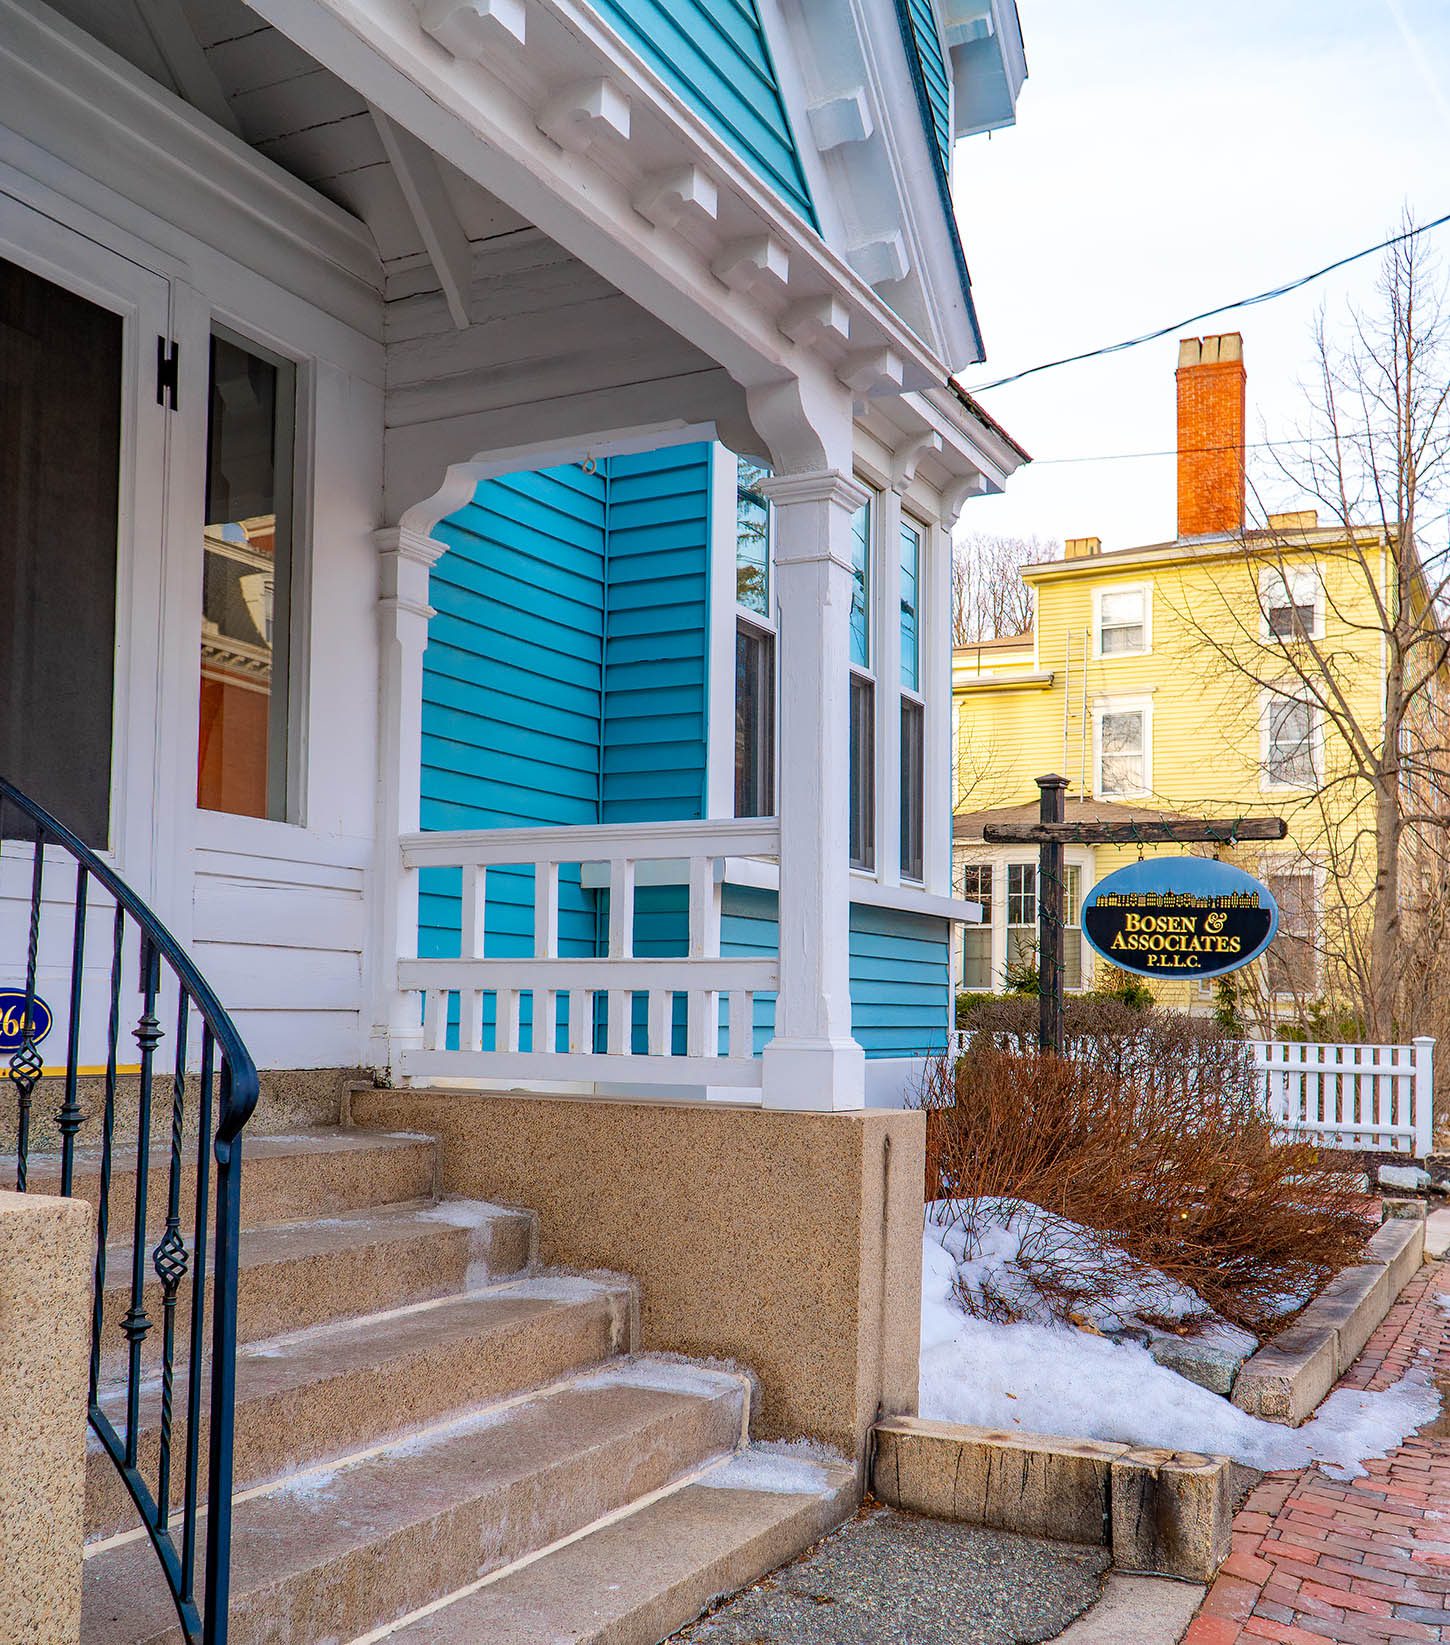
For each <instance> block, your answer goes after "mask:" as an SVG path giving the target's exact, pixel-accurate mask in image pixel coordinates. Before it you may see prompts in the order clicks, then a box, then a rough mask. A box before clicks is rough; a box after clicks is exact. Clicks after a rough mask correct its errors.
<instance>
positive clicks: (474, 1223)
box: [418, 1199, 513, 1228]
mask: <svg viewBox="0 0 1450 1645" xmlns="http://www.w3.org/2000/svg"><path fill="white" fill-rule="evenodd" d="M512 1214H513V1213H511V1212H510V1210H509V1208H508V1206H506V1205H493V1204H491V1203H490V1202H489V1201H488V1200H486V1199H441V1200H439V1201H438V1203H437V1204H436V1205H430V1206H429V1207H428V1209H427V1210H426V1211H420V1212H419V1213H418V1220H419V1221H420V1222H446V1223H447V1224H448V1226H449V1227H450V1228H486V1227H487V1226H488V1225H489V1223H491V1222H493V1221H494V1220H495V1219H496V1218H498V1217H506V1216H510V1215H512Z"/></svg>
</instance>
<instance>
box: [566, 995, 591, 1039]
mask: <svg viewBox="0 0 1450 1645" xmlns="http://www.w3.org/2000/svg"><path fill="white" fill-rule="evenodd" d="M593 1049H594V990H593V989H592V988H571V989H570V990H569V1050H570V1051H571V1052H572V1053H573V1054H574V1055H575V1056H580V1055H583V1054H587V1053H588V1052H591V1051H593Z"/></svg>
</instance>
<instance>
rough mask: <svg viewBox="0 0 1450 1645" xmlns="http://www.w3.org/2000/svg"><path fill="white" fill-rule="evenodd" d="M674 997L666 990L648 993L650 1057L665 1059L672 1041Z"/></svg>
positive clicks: (656, 989) (651, 990)
mask: <svg viewBox="0 0 1450 1645" xmlns="http://www.w3.org/2000/svg"><path fill="white" fill-rule="evenodd" d="M674 1016H675V996H674V995H673V994H672V993H671V992H670V990H669V989H667V988H651V989H650V991H649V1028H648V1035H647V1044H648V1046H649V1054H650V1056H652V1057H667V1056H669V1054H670V1051H671V1048H672V1041H673V1039H674V1026H675V1025H674Z"/></svg>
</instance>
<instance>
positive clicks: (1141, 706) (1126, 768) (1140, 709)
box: [1093, 702, 1152, 799]
mask: <svg viewBox="0 0 1450 1645" xmlns="http://www.w3.org/2000/svg"><path fill="white" fill-rule="evenodd" d="M1093 752H1094V764H1095V766H1096V771H1095V778H1096V781H1095V792H1096V794H1097V797H1098V798H1099V799H1114V798H1125V797H1128V796H1141V795H1144V794H1146V793H1147V792H1148V790H1149V784H1150V782H1151V779H1152V711H1151V709H1150V708H1149V707H1148V705H1147V704H1146V703H1128V702H1124V703H1099V704H1098V705H1097V706H1096V707H1095V708H1094V710H1093Z"/></svg>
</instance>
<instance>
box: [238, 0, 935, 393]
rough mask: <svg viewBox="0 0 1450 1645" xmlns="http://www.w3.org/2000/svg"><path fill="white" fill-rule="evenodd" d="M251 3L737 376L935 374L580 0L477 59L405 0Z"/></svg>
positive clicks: (893, 321) (931, 356) (931, 380)
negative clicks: (817, 364) (818, 369)
mask: <svg viewBox="0 0 1450 1645" xmlns="http://www.w3.org/2000/svg"><path fill="white" fill-rule="evenodd" d="M249 4H250V7H251V9H252V10H253V11H255V12H256V13H257V14H258V15H259V16H260V17H262V18H264V19H265V20H266V21H267V22H269V23H271V24H272V25H273V26H274V27H276V28H277V29H278V30H279V31H281V32H282V33H284V34H286V35H288V36H289V37H290V38H291V39H292V40H293V41H294V42H295V43H296V44H298V45H299V46H301V47H302V48H303V49H304V50H306V51H308V52H309V53H310V54H311V55H312V56H313V57H314V58H316V60H317V61H318V62H320V63H322V64H323V65H324V66H326V67H327V68H329V69H330V70H331V71H332V72H333V73H335V74H337V75H339V76H340V77H341V78H342V79H344V80H346V81H347V82H348V83H349V84H350V85H352V86H354V87H355V88H356V89H358V90H359V91H360V92H361V93H362V94H363V95H364V96H365V97H366V98H367V100H368V101H369V102H370V103H372V104H374V105H375V106H376V107H378V108H380V109H382V110H383V111H384V113H385V114H386V115H387V116H388V118H390V119H391V120H393V121H395V122H396V123H397V124H398V125H400V126H403V127H405V128H406V129H408V130H409V131H411V132H412V133H413V134H414V135H415V136H416V137H417V138H419V139H420V140H421V141H422V142H424V143H426V144H427V145H428V146H429V147H430V148H431V149H433V150H434V151H435V152H436V153H437V154H439V155H440V156H442V157H443V158H445V159H447V160H448V161H449V162H450V163H451V164H453V165H455V166H456V167H458V168H459V169H460V170H461V171H463V172H464V173H465V174H466V175H468V176H470V177H471V178H473V179H474V180H475V181H476V182H478V183H480V184H481V185H482V186H484V187H486V188H487V189H489V190H490V192H492V193H493V194H495V195H496V196H497V197H498V198H499V199H501V200H503V201H504V202H505V203H506V204H507V205H508V206H510V207H511V208H512V209H513V210H515V211H517V212H519V213H520V214H521V215H522V216H524V217H525V218H527V219H528V220H529V221H530V222H533V223H534V224H535V225H536V226H537V227H539V228H540V229H541V230H542V231H543V232H544V233H546V234H548V235H549V236H550V237H551V238H553V239H555V240H556V241H557V242H558V243H559V244H560V245H561V246H563V247H565V248H566V249H567V250H569V251H570V252H571V253H572V254H573V255H575V256H576V257H578V258H580V259H581V261H583V262H585V263H587V264H589V265H590V266H591V267H593V268H595V269H596V270H597V271H598V272H599V273H601V274H602V275H603V276H604V277H605V278H607V279H609V280H611V281H612V282H613V283H614V284H615V285H616V286H617V287H618V288H619V289H620V290H621V291H622V292H624V293H626V294H627V295H629V296H631V297H633V298H634V300H635V301H636V302H639V303H640V304H641V305H642V306H644V307H646V308H648V309H649V310H650V311H651V312H652V313H654V314H656V315H658V316H659V317H660V318H661V319H662V320H664V321H665V322H666V323H667V324H669V325H671V326H672V327H674V328H675V329H676V330H677V331H679V333H680V334H681V335H682V336H684V337H685V338H687V339H688V340H689V341H691V342H692V343H694V344H695V345H696V346H698V347H699V348H701V349H702V350H704V352H706V353H707V354H708V355H709V356H710V357H711V358H713V359H715V360H717V361H718V362H719V363H720V364H721V365H722V366H723V367H725V369H726V370H727V371H729V373H730V374H731V376H732V377H734V378H735V380H736V381H737V382H739V383H741V384H743V385H745V386H747V387H750V386H754V385H757V384H763V383H769V382H772V381H776V380H779V379H781V378H783V377H790V376H794V375H797V373H798V371H799V370H800V369H801V367H802V362H803V356H810V355H814V356H815V357H816V358H817V359H820V360H824V361H825V362H826V363H827V364H828V365H829V367H830V368H831V369H832V370H833V371H834V372H835V374H836V375H837V377H838V378H839V379H840V381H841V382H842V383H844V384H845V385H846V386H847V387H848V388H849V389H850V390H851V391H852V393H853V394H855V395H856V396H857V397H858V398H865V397H867V396H870V395H874V394H882V393H886V394H894V393H899V392H900V391H901V390H902V389H903V388H907V389H911V388H925V387H928V386H939V385H942V384H944V383H945V382H946V379H947V366H946V363H945V362H944V361H943V360H942V359H941V357H940V355H939V353H938V352H937V351H936V349H935V348H933V347H932V346H931V345H930V344H929V343H928V342H927V341H925V340H923V339H922V338H921V337H920V336H918V335H917V333H916V332H915V331H914V330H912V328H911V327H910V326H909V325H907V324H906V323H905V322H904V321H903V320H902V319H901V318H900V317H899V316H898V315H897V314H895V313H894V312H893V311H892V309H891V308H890V307H889V305H888V304H887V302H886V301H885V300H884V299H883V297H882V296H881V295H880V294H879V293H877V292H876V291H875V290H873V289H872V288H871V287H870V286H869V285H867V284H866V283H865V282H864V281H863V280H862V279H861V278H860V276H859V275H857V274H856V273H855V271H854V270H853V269H851V267H850V266H849V265H848V264H847V263H846V262H845V260H844V259H843V258H841V257H840V256H838V255H837V254H836V253H835V252H834V251H832V250H831V248H830V247H828V246H827V245H826V244H825V243H824V242H823V241H822V239H821V238H820V236H819V235H818V234H817V233H816V231H815V229H814V228H812V227H811V226H810V225H809V224H807V223H806V222H805V221H804V220H803V219H802V218H800V217H799V216H798V215H797V214H796V213H795V212H794V211H792V210H791V209H790V208H789V207H788V206H787V205H786V204H785V203H784V202H783V201H781V200H780V199H779V198H778V197H777V196H776V195H775V194H774V193H772V192H771V191H770V190H769V189H768V188H767V187H766V186H765V185H764V184H762V183H761V182H760V181H759V180H758V179H756V178H755V177H754V176H753V175H752V174H751V173H750V172H749V171H748V170H747V169H746V167H745V166H744V165H743V164H742V163H741V162H740V161H739V160H738V159H737V158H736V157H735V155H734V154H733V153H732V152H731V151H730V150H729V149H728V148H727V147H726V145H725V144H724V143H723V142H722V141H721V140H720V139H719V138H718V137H717V136H716V135H715V133H714V132H713V131H711V130H710V129H709V127H708V126H706V125H705V123H704V122H703V121H702V120H701V119H700V118H699V117H698V116H697V115H696V114H695V113H694V112H693V111H692V110H691V109H689V108H688V107H687V106H686V105H685V104H684V103H683V102H682V101H681V99H680V98H679V97H677V96H676V95H675V94H674V93H673V92H672V91H671V90H670V89H669V88H668V87H667V86H666V85H665V84H664V83H663V82H662V81H661V80H660V79H659V78H658V77H657V76H656V75H655V74H654V72H653V71H652V70H651V69H650V68H649V67H648V66H647V65H646V64H645V63H643V62H642V61H641V60H640V59H639V58H638V57H637V56H636V55H635V54H634V53H633V52H631V51H630V50H629V48H628V47H627V46H626V45H625V44H624V43H623V42H622V41H621V40H620V39H619V38H618V37H617V36H615V35H614V34H613V32H612V31H611V30H610V29H609V28H608V27H607V26H606V25H605V24H603V23H602V22H601V21H600V20H599V19H598V18H597V17H596V16H595V15H594V13H593V12H592V11H591V10H590V9H589V8H588V7H587V6H586V5H584V4H582V3H581V0H535V3H534V4H533V5H531V6H530V8H529V11H528V36H527V52H524V51H522V50H516V51H513V52H510V51H508V50H507V49H505V48H504V47H502V46H501V47H500V49H498V50H496V51H490V52H489V53H488V54H487V55H486V56H481V57H480V58H478V59H476V60H472V61H470V60H466V59H465V58H463V57H458V56H455V55H454V54H453V53H452V52H450V51H449V50H448V49H446V48H445V47H444V46H443V45H441V44H439V43H438V42H437V41H435V40H434V39H431V38H430V37H429V36H428V35H427V34H426V33H425V31H424V29H423V27H422V25H421V23H420V21H419V17H418V13H417V11H416V9H415V7H414V5H413V4H412V3H411V0H249ZM602 87H609V88H611V90H612V92H613V94H614V96H613V97H612V98H611V97H610V96H609V94H607V93H605V92H603V91H601V89H600V88H602ZM601 97H603V98H604V99H605V103H606V104H607V105H608V106H607V107H605V106H604V105H601V104H599V101H598V100H599V98H601ZM596 105H598V106H596Z"/></svg>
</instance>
